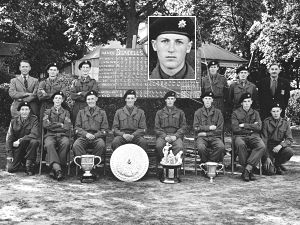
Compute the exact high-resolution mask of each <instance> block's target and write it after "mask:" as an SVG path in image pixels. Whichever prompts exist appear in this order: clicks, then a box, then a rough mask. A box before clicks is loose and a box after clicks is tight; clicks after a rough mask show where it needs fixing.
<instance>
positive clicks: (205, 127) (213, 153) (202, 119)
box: [193, 92, 225, 163]
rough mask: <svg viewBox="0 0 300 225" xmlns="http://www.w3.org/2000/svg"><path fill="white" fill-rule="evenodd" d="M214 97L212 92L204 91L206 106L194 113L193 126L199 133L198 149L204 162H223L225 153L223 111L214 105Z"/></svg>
mask: <svg viewBox="0 0 300 225" xmlns="http://www.w3.org/2000/svg"><path fill="white" fill-rule="evenodd" d="M213 98H214V94H213V93H212V92H206V93H204V94H203V95H202V100H203V103H204V106H203V107H202V108H200V109H198V110H197V111H196V112H195V115H194V124H193V128H194V130H195V133H196V134H197V139H196V143H197V149H198V151H199V155H200V158H201V162H202V163H205V162H217V163H218V162H222V161H223V157H224V153H225V146H224V143H223V141H222V140H221V137H222V132H223V125H224V119H223V115H222V112H221V111H220V110H219V109H217V108H215V107H214V106H212V102H213ZM208 147H210V149H208Z"/></svg>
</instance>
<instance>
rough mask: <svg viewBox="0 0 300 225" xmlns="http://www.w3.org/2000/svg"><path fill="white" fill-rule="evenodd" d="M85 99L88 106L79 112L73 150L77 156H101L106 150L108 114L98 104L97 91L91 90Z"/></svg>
mask: <svg viewBox="0 0 300 225" xmlns="http://www.w3.org/2000/svg"><path fill="white" fill-rule="evenodd" d="M85 99H86V103H87V105H88V106H86V107H85V108H84V109H81V110H80V111H79V112H78V114H77V118H76V124H75V132H76V134H77V136H78V138H77V140H76V141H75V143H74V144H73V151H74V154H75V156H81V155H85V154H92V155H96V156H99V157H101V156H102V154H103V152H104V150H105V137H106V135H107V130H108V122H107V116H106V113H105V111H104V110H102V109H101V108H99V107H98V106H97V105H96V103H97V101H98V94H97V92H96V91H89V92H88V93H87V94H86V96H85Z"/></svg>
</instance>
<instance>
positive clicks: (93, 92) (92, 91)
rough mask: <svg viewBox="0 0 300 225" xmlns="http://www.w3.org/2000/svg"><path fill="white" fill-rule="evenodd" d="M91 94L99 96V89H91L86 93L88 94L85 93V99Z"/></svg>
mask: <svg viewBox="0 0 300 225" xmlns="http://www.w3.org/2000/svg"><path fill="white" fill-rule="evenodd" d="M90 95H95V96H96V97H98V93H97V91H94V90H91V91H89V92H88V93H86V95H85V100H86V98H87V97H88V96H90Z"/></svg>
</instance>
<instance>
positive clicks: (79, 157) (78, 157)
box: [74, 156, 81, 169]
mask: <svg viewBox="0 0 300 225" xmlns="http://www.w3.org/2000/svg"><path fill="white" fill-rule="evenodd" d="M76 159H81V156H76V157H75V158H74V163H75V164H76V165H77V166H79V168H80V169H81V165H80V164H79V163H77V162H76Z"/></svg>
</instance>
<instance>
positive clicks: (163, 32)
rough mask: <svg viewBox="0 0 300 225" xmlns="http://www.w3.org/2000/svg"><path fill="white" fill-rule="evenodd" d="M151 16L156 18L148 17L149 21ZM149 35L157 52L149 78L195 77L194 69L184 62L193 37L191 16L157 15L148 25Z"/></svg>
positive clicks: (193, 28)
mask: <svg viewBox="0 0 300 225" xmlns="http://www.w3.org/2000/svg"><path fill="white" fill-rule="evenodd" d="M152 18H153V19H156V18H155V17H150V23H151V19H152ZM149 35H150V39H151V43H152V46H151V47H152V48H153V50H154V54H156V53H157V65H156V67H155V68H154V69H153V70H152V72H151V75H150V77H149V79H195V71H194V69H193V68H192V67H191V66H190V65H189V64H188V63H187V62H186V55H187V53H190V51H191V49H192V46H193V40H194V37H195V24H194V22H193V20H192V19H191V17H166V16H164V17H159V18H158V19H156V20H155V21H154V22H153V23H152V24H151V25H150V28H149ZM152 52H153V51H150V54H152ZM155 52H156V53H155ZM149 57H150V56H149ZM152 58H154V57H152ZM150 59H151V58H150Z"/></svg>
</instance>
